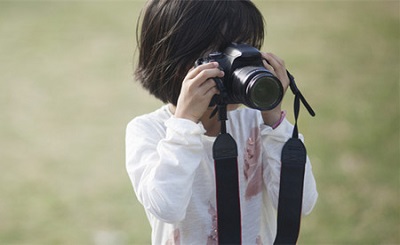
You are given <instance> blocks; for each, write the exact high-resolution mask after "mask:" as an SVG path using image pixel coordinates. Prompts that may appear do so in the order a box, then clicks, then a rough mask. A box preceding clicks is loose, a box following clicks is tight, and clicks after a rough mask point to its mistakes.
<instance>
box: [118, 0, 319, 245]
mask: <svg viewBox="0 0 400 245" xmlns="http://www.w3.org/2000/svg"><path fill="white" fill-rule="evenodd" d="M142 14H143V19H142V20H141V28H140V29H139V30H138V34H139V35H138V36H139V40H138V48H139V62H138V67H137V70H136V78H137V80H139V81H140V82H141V83H142V85H143V87H144V88H146V89H147V90H148V91H149V92H150V93H151V94H153V95H154V96H155V97H157V98H158V99H160V100H162V101H163V102H164V103H166V105H164V106H163V107H162V108H160V109H158V110H156V111H155V112H152V113H150V114H147V115H143V116H140V117H137V118H135V119H133V120H132V121H131V122H130V123H129V124H128V127H127V131H126V167H127V171H128V174H129V177H130V179H131V181H132V184H133V187H134V190H135V193H136V195H137V198H138V200H139V201H140V203H141V204H142V205H143V207H144V209H145V211H146V214H147V217H148V220H149V222H150V225H151V227H152V243H153V244H206V243H207V244H216V243H217V234H218V230H217V220H216V217H217V215H216V193H215V175H214V165H213V164H214V160H213V157H212V145H213V142H214V140H215V137H216V136H217V135H218V133H219V132H220V123H219V122H218V119H217V117H216V116H215V117H212V118H211V119H210V114H211V112H212V111H213V109H214V108H213V107H209V104H210V100H211V98H212V97H213V96H214V95H215V94H218V93H219V91H218V89H217V88H216V85H215V82H214V80H213V78H214V77H223V76H224V72H223V71H221V70H220V69H218V63H216V62H211V63H207V64H203V65H200V66H198V67H196V68H193V64H194V62H195V61H196V60H197V59H198V58H200V57H204V56H206V55H207V54H209V53H211V52H213V51H223V50H224V49H225V47H227V45H229V44H230V43H232V42H236V43H247V44H250V45H252V46H254V47H256V48H258V49H260V48H261V46H262V44H263V42H264V20H263V17H262V14H261V13H260V12H259V10H258V9H257V8H256V7H255V5H254V4H253V3H252V2H251V1H249V0H242V1H229V0H225V1H223V0H210V1H199V0H197V1H196V0H185V1H183V0H158V1H157V0H150V1H148V2H147V4H146V6H145V8H144V10H143V13H142ZM262 56H263V58H264V59H265V60H266V61H268V62H264V65H265V67H266V69H268V70H269V71H271V72H273V74H274V75H275V76H276V77H278V78H279V80H280V81H281V83H282V85H283V87H284V89H285V90H286V88H287V87H288V85H289V79H288V77H287V74H286V68H285V65H284V62H283V60H281V59H280V58H279V57H277V56H276V55H274V54H272V53H262ZM229 107H230V111H229V112H228V121H227V131H228V132H229V133H230V134H231V135H232V136H233V138H234V139H235V140H236V142H237V146H238V151H239V156H238V168H239V189H240V190H239V195H240V206H241V217H242V242H243V244H272V243H273V240H274V238H275V234H276V208H277V205H278V193H279V178H280V156H281V150H282V147H283V145H284V143H285V142H286V141H287V140H288V139H289V138H290V137H291V133H292V131H293V126H292V125H291V124H290V123H289V122H288V121H287V120H286V119H285V112H283V111H281V106H280V105H278V106H277V107H275V108H274V109H272V110H270V111H262V112H260V111H258V110H253V109H249V108H242V109H237V107H238V106H237V105H229ZM317 196H318V194H317V191H316V184H315V180H314V177H313V174H312V170H311V165H310V162H309V160H308V158H307V163H306V173H305V182H304V194H303V209H302V211H303V213H304V214H308V213H310V212H311V210H312V209H313V207H314V204H315V202H316V200H317Z"/></svg>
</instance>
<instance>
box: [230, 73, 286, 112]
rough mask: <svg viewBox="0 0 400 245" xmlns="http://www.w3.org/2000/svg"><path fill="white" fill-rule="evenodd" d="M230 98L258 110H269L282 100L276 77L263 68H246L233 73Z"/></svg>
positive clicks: (280, 85) (279, 83)
mask: <svg viewBox="0 0 400 245" xmlns="http://www.w3.org/2000/svg"><path fill="white" fill-rule="evenodd" d="M232 75H233V77H232V84H231V88H232V93H231V94H232V97H233V100H234V101H235V102H236V103H242V104H245V105H246V106H248V107H251V108H254V109H258V110H271V109H273V108H275V107H276V106H277V105H278V104H279V103H280V102H281V100H282V98H283V87H282V84H281V82H280V81H279V79H278V78H277V77H275V76H274V75H273V74H272V73H271V72H270V71H268V70H267V69H265V68H264V67H258V66H246V67H242V68H239V69H237V70H235V71H234V72H233V74H232Z"/></svg>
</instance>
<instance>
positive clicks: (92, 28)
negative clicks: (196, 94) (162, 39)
mask: <svg viewBox="0 0 400 245" xmlns="http://www.w3.org/2000/svg"><path fill="white" fill-rule="evenodd" d="M256 4H257V5H258V6H259V8H260V9H261V11H262V12H263V13H264V16H265V19H266V23H267V36H266V40H265V45H264V50H265V51H269V52H274V53H276V54H277V55H279V56H280V57H282V58H283V59H285V61H286V65H287V67H288V69H289V70H290V71H291V73H292V74H294V75H295V77H296V81H297V83H298V85H299V87H300V88H301V90H302V91H303V94H304V95H305V96H306V98H307V99H308V101H309V102H310V103H311V105H312V106H313V107H314V109H315V111H316V113H317V116H316V117H315V118H311V117H310V116H309V115H308V114H307V113H306V110H304V108H303V109H302V113H301V117H300V121H299V127H300V130H301V131H302V133H303V134H304V135H305V137H306V145H307V148H308V152H309V155H310V157H311V160H312V164H313V169H314V174H315V177H316V179H317V184H318V190H319V194H320V196H319V201H318V203H317V206H316V208H315V210H314V212H313V213H312V214H311V215H310V216H307V217H305V218H303V221H302V228H301V235H300V240H299V244H400V237H399V231H400V217H399V211H400V168H399V163H400V161H399V159H400V153H399V151H400V142H399V139H400V132H399V126H400V117H399V114H400V109H399V106H400V101H399V94H400V90H399V82H400V80H399V75H400V73H399V68H400V67H399V57H400V46H399V37H400V26H399V25H400V24H399V23H400V22H399V21H400V18H399V17H400V3H399V1H385V0H381V1H378V0H377V1H355V0H354V1H351V0H350V1H335V0H330V1H322V0H321V1H306V0H304V1H301V0H299V1H295V0H292V1H286V0H282V1H276V0H275V1H261V0H260V1H256ZM143 5H144V1H94V0H93V1H4V0H3V1H1V2H0V162H1V163H0V244H149V243H150V228H149V225H148V222H147V219H146V216H145V214H144V211H143V209H142V207H141V206H140V204H139V203H138V201H137V199H136V197H135V195H134V192H133V189H132V187H131V184H130V181H129V178H128V176H127V174H126V171H125V165H124V164H125V163H124V161H125V159H124V158H125V155H124V154H125V152H124V151H125V149H124V137H125V127H126V124H127V123H128V122H129V121H130V120H131V119H132V118H134V117H135V116H138V115H140V114H143V113H147V112H150V111H153V110H155V109H156V108H158V107H160V106H161V105H162V104H161V103H160V102H159V101H157V100H156V99H154V98H153V97H151V96H150V95H148V93H147V92H146V91H144V90H143V89H142V88H141V87H140V86H139V85H138V84H137V83H135V82H134V81H133V77H132V73H133V66H134V58H133V57H134V55H133V54H134V51H135V48H136V45H135V28H136V20H137V17H138V14H139V12H140V9H141V8H142V7H143ZM292 101H293V96H291V94H288V95H287V96H286V97H285V101H284V107H285V109H287V110H288V111H289V114H288V115H289V119H290V120H291V121H293V116H292V114H291V113H290V112H291V111H292V109H291V107H292Z"/></svg>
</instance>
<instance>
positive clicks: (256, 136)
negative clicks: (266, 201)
mask: <svg viewBox="0 0 400 245" xmlns="http://www.w3.org/2000/svg"><path fill="white" fill-rule="evenodd" d="M243 171H244V176H245V179H246V181H247V183H248V184H247V188H246V193H245V198H246V200H250V199H251V197H253V196H256V195H257V194H258V193H260V192H261V190H262V182H263V181H262V180H263V178H262V175H263V169H262V164H261V139H260V129H259V128H258V127H255V128H253V130H252V131H251V133H250V137H249V138H248V140H247V144H246V149H245V155H244V166H243Z"/></svg>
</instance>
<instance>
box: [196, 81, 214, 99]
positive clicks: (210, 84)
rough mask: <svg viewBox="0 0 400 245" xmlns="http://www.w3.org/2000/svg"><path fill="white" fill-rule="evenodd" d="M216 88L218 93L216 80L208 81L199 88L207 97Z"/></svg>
mask: <svg viewBox="0 0 400 245" xmlns="http://www.w3.org/2000/svg"><path fill="white" fill-rule="evenodd" d="M214 88H215V89H217V91H218V88H217V85H216V83H215V81H214V79H208V80H207V81H206V82H204V83H203V84H202V85H201V86H200V87H199V89H200V90H201V91H200V93H202V94H203V95H206V94H207V93H208V92H209V91H210V90H212V89H214Z"/></svg>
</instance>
